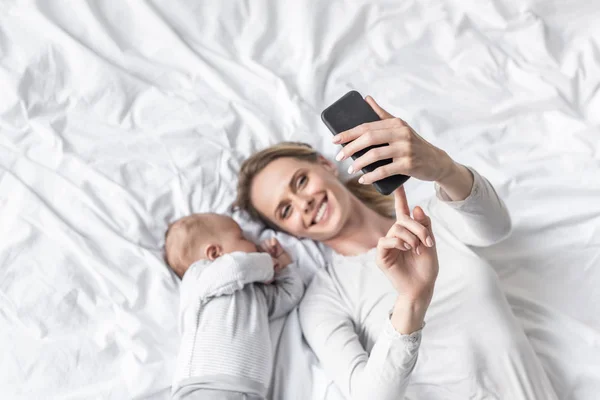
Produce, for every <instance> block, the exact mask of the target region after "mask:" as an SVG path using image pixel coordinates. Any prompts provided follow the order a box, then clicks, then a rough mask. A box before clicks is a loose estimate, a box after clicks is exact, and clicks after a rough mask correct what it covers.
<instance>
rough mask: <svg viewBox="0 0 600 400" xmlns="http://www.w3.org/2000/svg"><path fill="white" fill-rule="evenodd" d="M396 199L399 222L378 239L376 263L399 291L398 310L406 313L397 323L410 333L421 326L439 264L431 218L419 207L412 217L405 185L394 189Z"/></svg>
mask: <svg viewBox="0 0 600 400" xmlns="http://www.w3.org/2000/svg"><path fill="white" fill-rule="evenodd" d="M394 200H395V208H396V223H394V225H392V227H391V228H390V230H389V231H388V233H387V234H386V235H385V237H382V238H381V239H379V242H378V244H377V265H378V266H379V268H381V270H382V271H383V272H384V273H385V274H386V275H387V277H388V279H390V281H391V282H392V284H393V285H394V287H395V288H396V291H397V292H398V300H397V301H396V306H395V310H397V311H398V313H403V314H404V315H399V316H397V317H398V318H399V319H398V320H400V321H401V323H399V324H395V325H394V326H395V327H396V329H397V330H399V331H404V330H406V331H407V332H404V333H410V332H413V331H414V330H416V329H420V327H421V325H422V322H423V318H424V316H425V311H426V310H427V307H429V303H430V302H431V297H432V296H433V288H434V285H435V280H436V278H437V275H438V270H439V265H438V258H437V251H436V247H435V238H434V236H433V231H432V229H431V219H430V218H429V217H428V216H427V215H426V214H425V212H424V211H423V209H422V208H421V207H418V206H417V207H415V208H414V209H413V217H411V216H410V211H409V208H408V202H407V201H406V193H405V192H404V187H403V186H401V187H399V188H398V189H396V190H395V191H394ZM394 313H396V311H394ZM411 313H412V314H411ZM401 317H403V318H404V320H402V318H401Z"/></svg>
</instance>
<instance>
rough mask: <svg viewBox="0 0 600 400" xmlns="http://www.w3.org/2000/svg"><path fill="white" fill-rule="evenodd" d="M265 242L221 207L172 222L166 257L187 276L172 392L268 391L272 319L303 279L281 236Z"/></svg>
mask: <svg viewBox="0 0 600 400" xmlns="http://www.w3.org/2000/svg"><path fill="white" fill-rule="evenodd" d="M262 247H263V250H264V251H265V252H259V249H258V247H257V246H256V245H255V244H254V243H252V242H250V241H248V240H247V239H245V238H244V235H243V233H242V230H241V229H240V227H239V225H238V224H237V223H236V222H235V221H234V220H233V219H232V218H230V217H226V216H224V215H218V214H193V215H190V216H188V217H184V218H182V219H180V220H178V221H176V222H174V223H173V224H172V225H171V226H170V227H169V229H168V230H167V234H166V239H165V251H166V260H167V263H168V264H169V266H170V267H171V268H172V269H173V271H175V273H176V274H177V275H178V276H179V277H180V278H182V282H181V294H180V310H179V330H180V333H181V345H180V348H179V355H178V358H177V368H176V372H175V379H174V381H173V387H172V392H171V393H172V395H173V398H176V399H183V398H186V399H210V400H214V399H264V398H265V397H266V395H267V389H268V386H269V382H270V378H271V369H272V367H273V365H272V364H273V355H272V350H271V341H270V334H269V320H271V319H275V318H278V317H281V316H283V315H285V314H287V313H288V312H290V311H291V310H292V309H293V308H294V306H296V304H297V303H298V301H299V300H300V298H301V297H302V294H303V289H304V287H303V284H302V281H301V280H300V278H299V276H298V275H297V274H296V272H295V271H294V269H293V268H291V267H288V265H289V264H290V263H291V261H292V260H291V258H290V256H289V255H288V253H287V252H285V251H284V250H283V248H282V247H281V245H280V244H279V242H277V240H276V239H270V240H268V241H266V242H265V243H263V246H262Z"/></svg>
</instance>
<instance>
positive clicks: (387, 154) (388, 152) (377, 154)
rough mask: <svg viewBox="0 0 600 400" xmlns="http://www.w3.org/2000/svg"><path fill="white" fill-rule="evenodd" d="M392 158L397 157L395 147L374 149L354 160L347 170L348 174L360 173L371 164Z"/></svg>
mask: <svg viewBox="0 0 600 400" xmlns="http://www.w3.org/2000/svg"><path fill="white" fill-rule="evenodd" d="M393 157H398V150H397V149H396V148H395V147H392V146H381V147H376V148H374V149H371V150H369V151H367V152H366V153H365V154H363V155H362V156H360V157H358V158H357V159H356V160H354V162H353V163H352V165H351V166H350V168H348V173H349V174H353V173H355V172H357V171H360V170H361V169H363V168H364V167H366V166H367V165H369V164H373V163H374V162H376V161H379V160H385V159H388V158H393Z"/></svg>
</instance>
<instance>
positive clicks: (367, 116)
mask: <svg viewBox="0 0 600 400" xmlns="http://www.w3.org/2000/svg"><path fill="white" fill-rule="evenodd" d="M321 119H322V120H323V122H324V123H325V125H326V126H327V128H329V130H330V131H331V133H333V134H334V135H337V134H338V133H341V132H344V131H347V130H348V129H352V128H354V127H356V126H358V125H361V124H364V123H366V122H375V121H379V120H380V118H379V116H378V115H377V113H376V112H375V111H374V110H373V109H372V108H371V106H370V105H369V103H367V102H366V101H365V99H363V97H362V96H361V94H360V93H358V92H357V91H356V90H352V91H350V92H348V93H346V94H345V95H344V96H342V97H341V98H340V99H339V100H338V101H336V102H335V103H333V104H332V105H330V106H329V107H327V108H326V109H325V110H324V111H323V112H322V113H321ZM381 146H388V145H387V144H380V145H377V146H370V147H367V148H366V149H363V150H361V151H358V152H356V153H355V154H354V155H353V156H352V158H353V159H355V160H356V159H357V158H358V157H360V156H362V155H363V154H365V153H366V152H368V151H369V150H371V149H373V148H375V147H381ZM391 162H392V159H391V158H388V159H386V160H380V161H376V162H374V163H373V164H369V165H367V166H366V167H364V168H363V169H362V171H363V172H364V173H366V172H372V171H373V170H375V169H376V168H379V167H381V166H382V165H386V164H389V163H391ZM408 178H409V177H408V176H406V175H392V176H389V177H387V178H384V179H381V180H378V181H376V182H373V186H375V189H377V191H379V193H381V194H385V195H388V194H390V193H392V192H393V191H394V190H395V189H396V188H398V187H399V186H401V185H402V184H403V183H404V182H406V181H407V180H408Z"/></svg>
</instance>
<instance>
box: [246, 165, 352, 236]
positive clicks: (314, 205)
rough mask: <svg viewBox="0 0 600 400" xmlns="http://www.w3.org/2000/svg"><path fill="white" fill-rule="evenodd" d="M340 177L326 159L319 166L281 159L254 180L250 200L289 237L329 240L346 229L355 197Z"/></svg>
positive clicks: (267, 167) (268, 166)
mask: <svg viewBox="0 0 600 400" xmlns="http://www.w3.org/2000/svg"><path fill="white" fill-rule="evenodd" d="M337 175H338V172H337V169H336V168H335V166H334V165H333V164H332V163H330V162H329V161H328V160H326V159H325V158H324V157H319V160H318V162H317V163H311V162H308V161H303V160H298V159H295V158H279V159H277V160H275V161H273V162H271V163H270V164H269V165H267V166H266V167H265V168H264V169H263V170H262V171H261V172H260V173H258V174H257V175H256V176H255V177H254V180H253V183H252V187H251V188H250V200H251V202H252V204H253V205H254V207H255V208H256V209H257V210H258V211H259V212H260V213H261V214H262V215H263V216H265V217H266V218H268V219H269V220H270V221H271V222H273V223H274V224H275V225H277V226H279V227H280V228H281V229H283V230H285V231H287V232H288V233H290V234H292V235H294V236H298V237H306V238H310V239H313V240H318V241H324V240H328V239H331V238H333V237H335V236H336V235H337V234H338V233H339V232H340V230H341V229H342V228H343V226H344V223H345V221H347V219H348V214H349V212H350V209H351V205H352V195H351V194H350V192H349V191H348V189H346V187H345V186H344V185H343V183H342V182H340V181H339V179H338V178H337Z"/></svg>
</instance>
